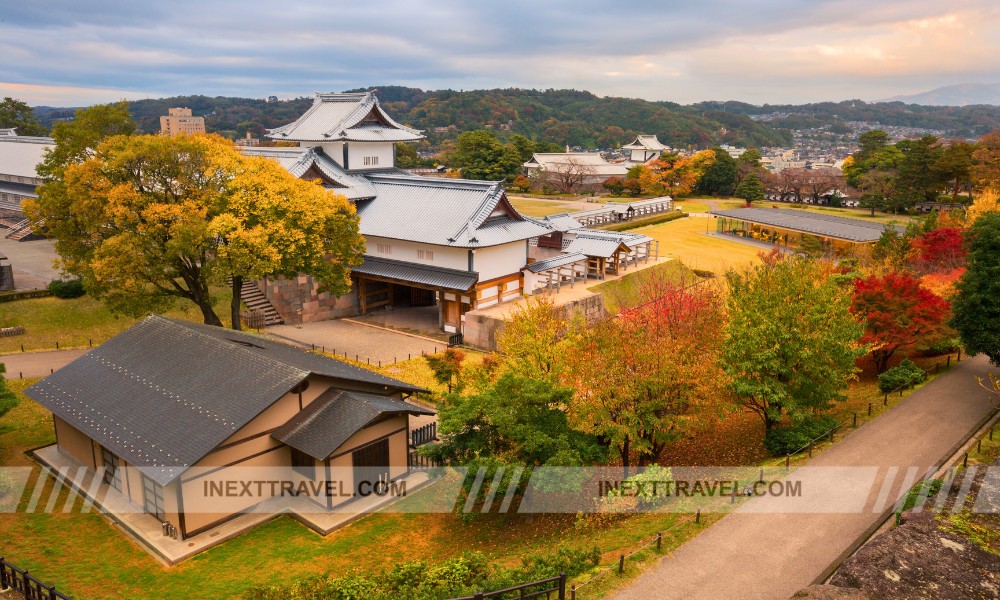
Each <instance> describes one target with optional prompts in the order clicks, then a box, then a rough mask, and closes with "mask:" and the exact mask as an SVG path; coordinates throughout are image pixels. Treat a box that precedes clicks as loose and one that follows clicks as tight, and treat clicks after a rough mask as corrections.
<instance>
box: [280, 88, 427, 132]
mask: <svg viewBox="0 0 1000 600" xmlns="http://www.w3.org/2000/svg"><path fill="white" fill-rule="evenodd" d="M373 112H374V113H375V114H376V115H377V116H378V120H377V121H371V120H365V119H366V118H367V117H368V116H369V115H370V114H372V113H373ZM268 137H270V138H273V139H276V140H288V141H297V142H337V141H388V142H407V141H414V140H419V139H423V137H424V136H423V135H421V134H420V132H419V131H417V130H416V129H411V128H409V127H405V126H403V125H400V124H399V123H397V122H396V121H393V120H392V118H391V117H389V115H387V114H386V113H385V111H383V110H382V107H381V106H380V105H379V102H378V98H376V97H375V94H373V93H371V92H362V93H356V94H319V93H317V94H316V98H315V99H314V101H313V105H312V106H311V107H310V108H309V110H307V111H306V112H305V113H304V114H303V115H302V116H301V117H299V118H298V119H297V120H296V121H295V122H293V123H289V124H288V125H285V126H283V127H278V128H276V129H271V130H270V131H269V132H268Z"/></svg>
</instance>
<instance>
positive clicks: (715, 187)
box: [695, 148, 737, 196]
mask: <svg viewBox="0 0 1000 600" xmlns="http://www.w3.org/2000/svg"><path fill="white" fill-rule="evenodd" d="M712 151H713V152H715V160H714V161H713V162H712V164H711V165H709V167H708V168H707V169H705V171H704V172H703V173H702V174H701V178H699V179H698V183H697V185H696V186H695V190H696V191H698V192H699V193H702V194H711V195H713V196H732V195H733V191H734V190H735V189H736V175H737V168H736V160H735V159H734V158H733V157H732V156H730V154H729V153H728V152H726V151H725V150H723V149H722V148H712Z"/></svg>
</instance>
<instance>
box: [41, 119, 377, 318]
mask: <svg viewBox="0 0 1000 600" xmlns="http://www.w3.org/2000/svg"><path fill="white" fill-rule="evenodd" d="M54 183H56V184H57V185H49V184H46V185H44V186H42V187H41V188H40V192H39V197H38V199H37V200H36V201H33V202H30V203H26V206H25V212H26V213H27V215H28V218H29V219H30V220H31V221H32V223H33V224H35V225H36V227H40V228H41V229H42V231H44V233H45V234H46V235H48V236H49V237H51V238H53V239H54V240H55V247H56V251H57V252H58V254H59V256H60V264H61V266H62V268H63V269H64V270H65V271H67V272H69V273H72V274H75V275H78V276H80V277H81V278H82V279H83V281H84V285H85V287H86V288H87V290H88V291H89V292H90V293H91V294H93V295H94V296H95V297H97V298H100V299H102V300H103V301H104V302H105V303H106V304H107V305H108V307H109V308H110V309H111V310H112V311H113V312H116V313H121V314H126V315H132V316H138V315H142V314H145V313H147V312H150V311H160V310H163V309H165V308H167V307H168V306H170V305H171V304H172V303H173V302H174V301H176V300H177V299H179V298H183V299H187V300H190V301H192V302H194V303H195V304H196V305H197V306H198V307H199V308H200V309H201V311H202V314H203V316H204V320H205V323H208V324H211V325H218V326H221V325H222V322H221V320H220V319H219V317H218V315H216V313H215V311H214V310H213V308H212V304H213V303H212V298H211V294H210V289H211V285H212V284H216V285H218V284H221V283H223V282H226V281H231V285H232V287H233V301H232V305H231V319H232V326H233V328H234V329H239V328H240V318H239V307H240V304H239V303H240V294H239V291H240V289H241V288H242V285H243V282H244V281H246V280H252V279H257V278H260V277H263V276H265V275H272V276H276V275H295V274H307V275H311V276H312V277H313V278H314V280H315V281H316V282H317V283H318V284H319V286H320V291H323V292H330V293H332V294H335V295H339V294H344V293H346V292H347V291H348V290H349V289H350V278H349V273H350V268H351V267H353V266H357V265H358V264H360V262H361V256H362V254H363V252H364V239H363V238H362V237H361V235H360V234H359V233H358V218H357V215H356V214H355V210H354V206H353V205H352V204H351V203H350V202H349V201H348V200H347V199H346V198H344V197H343V196H340V195H338V194H334V193H332V192H330V191H328V190H327V189H325V188H323V187H322V186H321V185H319V184H318V183H315V182H310V181H305V180H301V179H298V178H296V177H294V176H293V175H291V174H290V173H288V172H287V171H286V170H285V169H284V168H282V167H281V166H280V165H279V164H278V163H277V162H274V161H270V160H268V159H265V158H261V157H250V156H244V155H242V154H240V153H239V152H238V151H237V150H236V149H235V148H234V146H233V144H232V142H230V141H229V140H226V139H224V138H221V137H218V136H214V135H195V136H180V137H165V136H148V135H147V136H114V137H110V138H107V139H106V140H104V141H103V142H101V143H100V144H99V145H98V146H97V147H96V148H95V149H94V150H93V153H92V154H91V156H90V158H88V159H87V160H85V161H83V162H81V163H78V164H72V165H69V166H68V167H67V168H66V169H65V172H64V174H63V175H62V177H61V180H60V181H58V182H54Z"/></svg>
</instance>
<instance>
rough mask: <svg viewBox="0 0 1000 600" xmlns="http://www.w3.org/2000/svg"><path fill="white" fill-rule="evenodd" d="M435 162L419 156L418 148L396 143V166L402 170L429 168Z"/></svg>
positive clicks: (412, 145) (404, 143)
mask: <svg viewBox="0 0 1000 600" xmlns="http://www.w3.org/2000/svg"><path fill="white" fill-rule="evenodd" d="M433 162H434V161H431V160H428V159H425V158H420V155H419V154H417V146H416V145H415V144H408V143H406V142H397V143H396V166H397V167H399V168H400V169H413V168H415V167H429V166H432V165H433Z"/></svg>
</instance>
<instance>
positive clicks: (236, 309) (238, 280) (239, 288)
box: [229, 275, 243, 331]
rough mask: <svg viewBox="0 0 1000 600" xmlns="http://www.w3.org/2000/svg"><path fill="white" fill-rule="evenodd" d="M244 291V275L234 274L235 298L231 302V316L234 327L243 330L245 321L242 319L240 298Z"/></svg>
mask: <svg viewBox="0 0 1000 600" xmlns="http://www.w3.org/2000/svg"><path fill="white" fill-rule="evenodd" d="M242 292H243V277H242V276H238V275H233V299H232V300H231V301H230V302H229V318H230V320H231V321H232V324H233V329H235V330H236V331H241V330H242V329H243V323H242V322H241V321H240V300H241V298H242Z"/></svg>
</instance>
